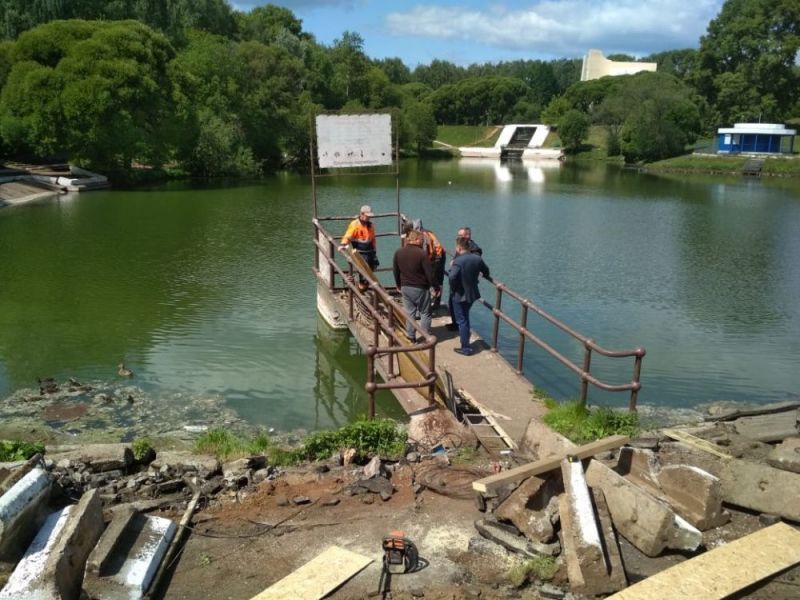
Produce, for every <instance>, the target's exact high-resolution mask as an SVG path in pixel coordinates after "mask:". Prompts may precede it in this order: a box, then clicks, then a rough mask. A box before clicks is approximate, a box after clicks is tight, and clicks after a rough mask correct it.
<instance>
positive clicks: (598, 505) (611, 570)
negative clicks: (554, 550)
mask: <svg viewBox="0 0 800 600" xmlns="http://www.w3.org/2000/svg"><path fill="white" fill-rule="evenodd" d="M591 493H592V501H593V503H594V508H595V516H596V517H597V522H598V526H599V528H600V535H601V537H602V538H603V550H604V551H605V555H606V564H607V565H608V579H609V588H610V589H613V591H617V590H621V589H622V588H624V587H625V586H626V585H628V580H627V577H626V575H625V566H624V565H623V563H622V552H621V551H620V549H619V541H618V540H617V532H616V531H614V524H613V519H612V518H611V512H610V511H609V510H608V502H606V497H605V494H603V490H591Z"/></svg>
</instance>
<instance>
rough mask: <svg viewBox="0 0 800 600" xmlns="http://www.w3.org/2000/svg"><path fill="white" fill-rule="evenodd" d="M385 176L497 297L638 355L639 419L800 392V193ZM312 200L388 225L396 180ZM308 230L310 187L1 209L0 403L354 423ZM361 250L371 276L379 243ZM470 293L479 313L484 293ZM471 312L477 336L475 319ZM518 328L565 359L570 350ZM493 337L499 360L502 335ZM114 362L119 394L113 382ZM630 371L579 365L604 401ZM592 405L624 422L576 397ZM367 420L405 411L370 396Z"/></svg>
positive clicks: (556, 387) (335, 180)
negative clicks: (97, 398)
mask: <svg viewBox="0 0 800 600" xmlns="http://www.w3.org/2000/svg"><path fill="white" fill-rule="evenodd" d="M401 171H402V176H401V208H402V210H403V212H405V213H407V214H409V215H411V216H413V217H419V218H422V219H423V220H424V222H425V225H426V226H427V227H428V228H430V229H433V230H434V231H436V232H437V233H438V234H439V237H440V238H441V239H442V240H443V241H445V242H446V244H447V245H448V246H449V247H451V246H452V239H453V237H454V235H455V231H456V229H457V228H458V227H459V226H461V225H470V226H472V229H473V237H474V238H475V239H476V240H477V241H478V243H479V244H480V245H481V246H482V247H483V248H484V251H485V252H484V258H485V259H486V261H487V263H488V264H489V266H490V267H491V269H492V271H493V274H494V275H495V276H496V277H497V278H498V279H500V280H502V281H504V282H505V283H507V284H509V285H510V286H511V287H512V288H514V289H516V290H517V291H519V292H520V293H522V294H523V295H525V296H527V297H529V298H531V299H532V300H533V301H534V302H536V303H538V304H539V305H541V306H542V307H543V308H544V309H545V310H547V311H549V312H551V313H552V314H554V315H555V316H556V317H558V318H559V319H561V320H563V321H565V322H566V323H567V324H569V325H570V326H572V327H574V328H575V329H577V330H578V331H580V332H582V333H584V334H586V335H588V336H590V337H592V338H594V339H595V340H596V341H597V342H598V343H600V344H601V345H603V346H605V347H607V348H610V349H627V348H633V347H636V346H644V347H645V348H646V349H647V356H646V357H645V359H644V368H643V371H642V383H643V389H642V392H641V394H640V398H639V401H640V403H642V404H653V405H659V406H669V407H692V406H697V405H700V404H704V403H707V402H712V401H716V400H736V401H751V402H769V401H775V400H783V399H787V398H790V397H792V396H795V395H797V394H798V393H800V372H798V371H799V370H798V364H800V360H799V359H800V302H798V298H800V193H798V192H800V182H799V181H797V180H790V179H782V180H779V179H763V180H745V179H742V178H739V177H730V178H721V177H705V176H683V175H682V176H666V175H648V174H642V173H637V172H634V171H629V170H622V169H619V168H616V167H610V166H605V165H596V164H591V165H553V166H542V165H534V164H528V163H524V164H514V165H513V166H511V167H506V166H502V165H500V164H498V163H495V162H492V161H468V160H461V161H441V162H435V161H421V162H417V161H404V162H403V163H402V166H401ZM319 202H320V213H321V214H337V215H347V214H353V213H355V212H356V211H357V210H358V207H359V206H360V205H361V204H364V203H369V204H371V205H372V206H373V207H374V208H375V209H376V210H377V211H378V212H384V211H391V210H393V208H394V203H395V192H394V180H393V179H392V178H385V177H332V178H327V179H324V180H321V182H320V189H319ZM312 213H313V207H312V201H311V188H310V185H309V180H308V177H303V176H299V175H288V174H282V175H278V176H275V177H271V178H268V179H265V180H263V181H258V182H253V183H240V182H239V183H215V184H205V185H203V184H185V183H181V184H168V185H163V186H158V187H152V188H147V189H139V190H135V191H99V192H91V193H84V194H81V195H77V194H71V195H66V196H61V197H59V198H57V199H54V200H48V201H43V202H37V203H34V204H28V205H24V206H18V207H12V208H6V209H3V210H1V211H0V257H1V260H0V398H7V397H9V396H11V395H12V394H15V393H16V394H17V395H18V396H19V394H21V393H22V395H23V396H24V394H25V393H27V392H20V390H34V391H35V392H38V384H37V383H36V380H37V377H54V378H55V379H56V380H57V381H59V382H61V381H64V380H66V378H68V377H75V378H77V379H78V380H81V381H90V382H93V383H94V385H96V386H103V385H107V386H111V387H113V386H120V385H125V386H129V387H130V389H131V390H134V391H135V394H134V395H136V394H140V395H142V396H143V397H144V396H146V397H147V398H148V399H149V400H148V401H149V402H150V418H151V419H154V420H155V421H158V419H159V413H160V411H163V414H164V415H167V414H169V415H171V417H170V418H172V419H173V420H175V421H176V422H178V423H179V422H180V421H181V419H186V420H187V421H188V420H194V421H202V420H203V418H204V416H206V417H208V418H209V420H210V419H211V416H212V415H211V412H207V410H208V411H210V410H211V409H207V408H206V407H208V406H210V405H209V402H211V403H212V404H215V405H217V406H219V407H222V409H224V411H225V414H226V415H228V416H229V417H230V415H234V416H235V418H240V419H243V420H244V421H246V422H249V423H252V424H257V425H263V426H268V427H274V428H276V429H278V430H289V429H296V428H304V429H316V428H323V427H329V426H333V425H340V424H343V423H345V422H348V421H350V420H352V419H354V418H355V417H357V416H358V415H362V414H364V413H365V411H366V393H365V392H364V389H363V386H364V382H365V375H366V374H365V371H366V366H365V359H364V357H363V356H361V355H360V352H359V350H358V348H357V344H356V343H355V342H354V341H353V340H352V339H350V337H349V336H348V335H347V334H342V333H336V332H332V331H329V330H328V329H327V328H326V327H325V326H324V325H323V324H321V323H320V321H319V319H318V317H317V314H316V307H315V285H316V281H315V278H314V276H313V273H312V271H311V267H312V265H313V250H312V244H311V234H312V228H311V225H310V219H311V218H312ZM340 226H341V228H343V227H344V224H343V223H342V224H340V225H339V224H337V225H335V226H333V228H334V229H337V230H338V228H339V227H340ZM378 226H379V229H383V230H386V229H389V228H390V227H391V223H390V222H389V221H387V220H383V221H379V222H378ZM380 242H381V244H380V245H381V248H380V257H381V262H382V264H383V265H384V266H387V265H390V264H391V255H392V252H393V251H394V249H395V243H396V242H395V240H394V238H382V239H381V240H380ZM483 291H484V295H485V296H486V297H488V298H489V299H491V300H492V301H493V298H494V289H493V288H491V287H490V286H488V285H486V284H484V287H483ZM507 306H508V307H510V306H512V305H511V304H510V303H509V304H508V305H504V307H507ZM473 315H474V321H475V327H476V329H478V331H479V333H482V334H483V335H484V336H486V337H488V336H489V335H490V330H491V323H490V320H489V315H488V311H486V310H485V309H483V308H481V307H478V306H476V307H475V308H474V309H473ZM529 325H531V326H532V327H533V328H534V330H535V331H536V332H537V334H539V335H541V336H542V337H543V338H544V339H546V340H547V341H548V342H550V343H552V344H553V345H554V346H555V347H557V348H558V349H559V350H560V351H562V352H563V353H564V354H566V355H567V356H569V357H571V358H573V359H575V360H577V361H578V362H580V356H581V352H580V350H581V349H580V347H579V346H578V345H577V343H575V342H573V341H571V340H569V339H568V338H566V337H565V336H563V335H560V334H557V333H556V332H553V331H552V329H551V328H546V327H544V326H543V325H541V324H539V323H537V321H535V320H531V321H529ZM501 332H502V344H501V350H502V352H503V353H504V354H505V355H507V356H509V357H511V356H513V352H514V351H515V349H516V336H515V335H513V332H512V331H511V330H510V329H508V328H501ZM120 362H124V363H125V365H126V366H128V367H130V368H131V369H132V370H133V371H134V372H135V377H134V378H133V379H132V380H130V381H122V380H121V379H120V378H119V377H118V376H117V374H116V373H117V365H118V363H120ZM525 370H526V374H527V375H528V377H529V378H531V379H532V380H533V381H534V382H536V383H537V384H538V385H539V386H540V387H542V388H544V389H545V390H546V391H547V392H549V393H550V394H551V395H553V396H555V397H558V398H565V397H571V396H575V395H576V394H577V391H578V382H577V380H576V379H575V378H574V377H573V376H572V375H571V373H570V372H569V371H567V370H566V369H565V368H563V367H561V366H560V365H559V364H557V363H556V362H555V361H554V360H552V359H550V358H549V357H547V356H546V355H544V354H543V353H542V352H541V351H538V350H536V349H535V348H534V347H533V346H529V347H528V349H527V350H526V363H525ZM631 370H632V361H624V362H614V361H607V360H606V361H601V360H600V359H599V358H596V359H595V361H594V362H593V371H596V373H597V374H598V375H599V376H600V377H601V378H603V379H606V380H608V381H610V382H612V383H622V382H625V381H626V380H628V379H629V378H630V374H631ZM109 389H110V388H109ZM125 393H127V392H125ZM90 396H91V394H89V395H87V396H86V397H87V398H89V397H90ZM17 399H18V400H19V398H17ZM79 400H80V398H78V399H77V400H75V401H76V402H77V401H79ZM590 400H592V401H593V402H602V403H609V404H614V405H625V404H627V396H625V395H619V394H618V395H612V394H607V393H599V392H597V391H595V390H592V391H590ZM6 402H7V401H6ZM176 407H177V408H181V407H182V408H184V409H186V410H185V412H184V413H181V412H180V411H179V410H178V411H177V412H176V411H175V410H174V409H176ZM378 411H379V413H380V414H382V415H388V416H398V415H401V414H402V411H401V410H400V409H399V408H398V407H397V405H396V404H395V403H394V401H393V399H392V397H391V395H389V394H388V393H383V394H380V395H379V399H378ZM122 412H124V411H122ZM28 413H35V409H32V408H31V409H29V410H28ZM118 413H120V410H117V411H116V412H115V415H116V416H115V417H114V418H120V419H123V420H125V419H127V420H128V421H135V420H136V418H137V417H136V415H135V414H133V413H132V414H129V415H128V416H127V417H125V416H124V415H123V416H120V415H119V414H118ZM215 414H216V413H215ZM110 418H112V417H109V419H110ZM164 418H166V417H164ZM53 419H54V420H58V418H57V417H53ZM97 425H98V426H103V422H100V423H98V424H97ZM171 425H172V424H171Z"/></svg>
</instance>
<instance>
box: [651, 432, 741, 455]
mask: <svg viewBox="0 0 800 600" xmlns="http://www.w3.org/2000/svg"><path fill="white" fill-rule="evenodd" d="M661 433H663V434H664V435H666V436H667V437H670V438H672V439H673V440H677V441H679V442H683V443H684V444H686V445H688V446H692V447H693V448H697V449H698V450H702V451H703V452H708V453H709V454H713V455H714V456H719V457H720V458H733V457H732V456H731V455H730V454H728V453H727V452H724V451H723V450H721V449H720V447H719V446H717V445H716V444H713V443H711V442H709V441H708V440H704V439H703V438H699V437H697V436H696V435H692V434H691V433H689V432H688V431H681V430H680V429H662V430H661Z"/></svg>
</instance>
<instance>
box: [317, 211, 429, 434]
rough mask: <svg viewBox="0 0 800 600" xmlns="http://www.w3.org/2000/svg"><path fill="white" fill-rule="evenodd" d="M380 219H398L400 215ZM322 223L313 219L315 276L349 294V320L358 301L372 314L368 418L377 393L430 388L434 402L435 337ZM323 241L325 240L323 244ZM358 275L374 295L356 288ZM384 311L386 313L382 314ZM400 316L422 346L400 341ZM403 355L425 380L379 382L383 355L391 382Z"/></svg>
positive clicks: (368, 374)
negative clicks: (383, 338)
mask: <svg viewBox="0 0 800 600" xmlns="http://www.w3.org/2000/svg"><path fill="white" fill-rule="evenodd" d="M381 216H397V213H393V214H392V215H381ZM321 220H323V219H317V218H314V219H312V223H313V225H314V229H315V236H314V245H315V246H316V247H317V249H318V251H317V252H315V253H314V254H315V259H314V267H313V269H312V270H313V271H314V274H315V275H316V276H317V279H318V280H319V281H320V282H322V283H324V284H325V285H327V286H328V288H329V290H330V291H331V292H336V291H337V290H347V291H348V305H349V315H348V317H349V319H350V320H353V319H354V318H355V314H354V305H355V299H358V300H360V301H361V304H362V305H363V306H364V308H365V309H366V312H367V313H368V314H369V316H370V318H371V320H372V331H373V339H372V344H370V345H369V346H368V347H367V383H366V385H365V388H366V390H367V394H368V396H369V418H370V419H371V418H373V417H374V416H375V392H376V391H377V390H392V389H403V388H423V387H427V388H428V400H429V401H431V402H433V401H434V394H435V390H436V379H437V375H436V368H435V360H436V344H437V340H436V337H435V336H433V335H430V334H428V333H427V332H425V331H424V330H423V329H422V327H421V326H420V325H419V324H418V323H417V322H416V320H415V319H414V318H413V317H412V316H411V315H409V314H408V313H407V312H406V311H405V308H404V307H402V306H401V305H398V304H397V303H396V302H395V301H394V300H393V299H392V297H391V296H390V295H389V293H388V292H387V291H386V290H385V289H384V288H383V286H381V284H380V283H379V282H378V281H377V279H375V278H374V274H372V273H367V272H366V271H364V270H363V269H362V268H361V266H360V265H359V264H358V263H357V262H356V261H354V260H353V259H352V258H351V257H350V256H349V255H347V254H345V253H344V252H341V251H338V250H337V242H336V240H335V239H334V238H333V236H331V235H330V234H329V233H328V232H327V231H326V230H325V229H324V228H323V227H322V225H321V223H320V221H321ZM325 220H337V218H327V219H325ZM320 237H322V240H320ZM337 252H338V254H339V256H342V257H343V258H344V259H345V260H346V261H347V263H348V265H349V273H347V272H345V271H344V270H343V269H342V268H341V267H340V266H339V265H338V264H337V263H336V253H337ZM320 256H323V257H324V259H325V262H326V263H327V267H328V269H329V271H328V273H329V278H328V279H327V280H326V278H325V276H324V275H323V274H322V271H321V268H320V267H321V265H320ZM356 273H357V274H358V275H360V276H362V277H363V278H364V280H366V281H368V282H369V287H368V290H369V292H371V293H368V292H367V291H362V290H361V289H360V288H359V287H358V286H357V285H356V284H355V280H354V274H356ZM336 275H339V277H340V278H341V280H342V283H343V287H340V288H337V287H336V285H335V283H334V278H335V276H336ZM382 308H383V309H384V311H382V310H381V309H382ZM383 312H385V313H386V314H387V315H388V319H387V318H385V317H384V315H383ZM398 312H399V313H400V314H401V315H403V317H404V318H405V319H406V322H408V323H411V325H412V326H413V328H414V330H415V331H416V333H417V337H418V338H421V339H423V340H424V341H423V342H418V343H414V344H410V345H409V344H408V343H407V342H405V338H403V339H401V338H400V337H399V335H398V333H397V328H396V327H395V323H394V318H395V314H396V313H398ZM381 334H383V335H385V336H386V337H387V339H388V340H389V345H388V346H381V345H380V335H381ZM424 351H427V352H428V356H427V360H426V361H423V360H422V359H421V358H420V356H419V355H418V353H419V352H424ZM400 354H403V355H405V356H406V357H407V359H408V360H409V361H410V362H411V364H412V365H413V366H414V367H415V368H416V369H417V370H418V371H419V372H420V374H421V375H422V377H423V378H422V380H421V381H414V382H408V381H386V382H383V383H380V382H378V381H376V377H375V360H376V358H377V357H378V356H381V355H386V356H388V359H389V360H388V366H389V369H388V375H389V377H390V378H394V377H397V375H399V369H398V372H395V363H396V361H395V355H400Z"/></svg>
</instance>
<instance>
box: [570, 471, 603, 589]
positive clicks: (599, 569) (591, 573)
mask: <svg viewBox="0 0 800 600" xmlns="http://www.w3.org/2000/svg"><path fill="white" fill-rule="evenodd" d="M561 474H562V477H563V479H564V490H565V493H564V494H563V495H562V496H561V497H560V498H559V513H560V514H561V538H562V544H563V546H564V558H565V560H566V561H567V575H568V577H569V583H570V588H571V589H572V591H573V592H578V593H581V594H586V595H590V596H596V595H599V594H603V593H607V592H610V591H613V590H608V589H606V588H607V583H608V581H607V580H608V577H607V571H608V565H607V564H606V558H605V554H604V552H603V545H602V542H601V540H600V530H599V528H598V526H597V521H596V520H595V515H594V507H593V505H592V498H591V496H590V495H589V487H588V486H587V485H586V479H585V477H584V473H583V465H582V464H581V462H580V461H570V460H568V459H564V460H563V461H561Z"/></svg>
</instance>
